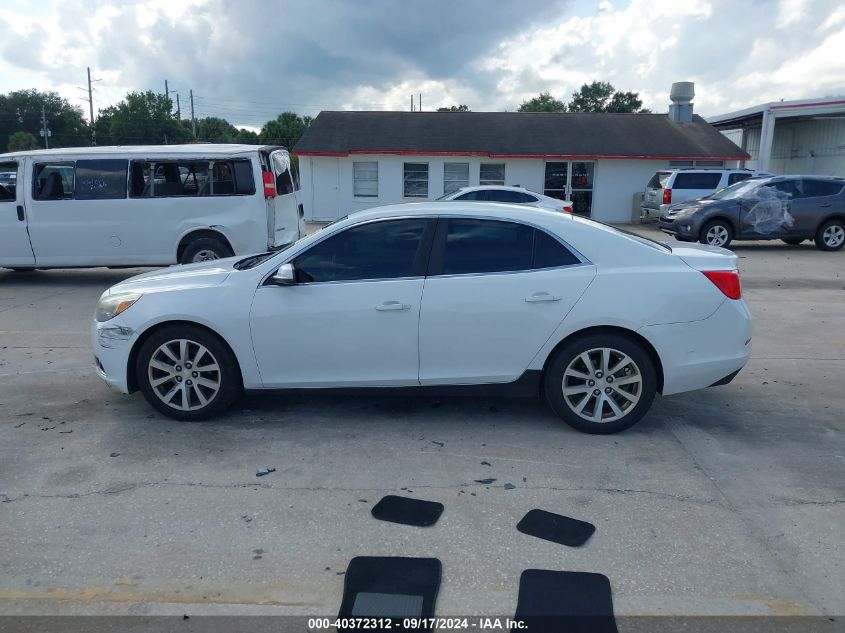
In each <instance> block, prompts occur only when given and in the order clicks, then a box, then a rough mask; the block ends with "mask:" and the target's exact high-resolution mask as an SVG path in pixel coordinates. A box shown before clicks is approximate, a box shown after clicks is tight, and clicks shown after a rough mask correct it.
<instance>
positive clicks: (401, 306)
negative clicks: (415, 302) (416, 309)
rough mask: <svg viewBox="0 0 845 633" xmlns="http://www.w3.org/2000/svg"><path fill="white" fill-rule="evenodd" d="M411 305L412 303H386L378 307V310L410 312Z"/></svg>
mask: <svg viewBox="0 0 845 633" xmlns="http://www.w3.org/2000/svg"><path fill="white" fill-rule="evenodd" d="M410 309H411V304H410V303H400V302H398V301H385V302H384V303H382V304H381V305H377V306H376V310H378V311H379V312H386V311H388V310H410Z"/></svg>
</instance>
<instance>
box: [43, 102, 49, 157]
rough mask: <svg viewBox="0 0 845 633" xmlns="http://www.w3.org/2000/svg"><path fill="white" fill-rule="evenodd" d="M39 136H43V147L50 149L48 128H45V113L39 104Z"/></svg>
mask: <svg viewBox="0 0 845 633" xmlns="http://www.w3.org/2000/svg"><path fill="white" fill-rule="evenodd" d="M41 136H43V137H44V149H50V130H48V129H47V113H46V112H45V111H44V106H41Z"/></svg>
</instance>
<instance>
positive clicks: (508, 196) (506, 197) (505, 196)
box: [486, 189, 537, 204]
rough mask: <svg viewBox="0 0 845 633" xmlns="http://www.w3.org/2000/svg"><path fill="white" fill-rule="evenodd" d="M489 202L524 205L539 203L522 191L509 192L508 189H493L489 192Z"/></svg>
mask: <svg viewBox="0 0 845 633" xmlns="http://www.w3.org/2000/svg"><path fill="white" fill-rule="evenodd" d="M486 199H487V200H490V201H491V202H509V203H511V204H524V203H526V202H537V198H535V197H534V196H529V195H528V194H527V193H522V192H521V191H509V190H507V189H491V190H488V191H487V198H486Z"/></svg>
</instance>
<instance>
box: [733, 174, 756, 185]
mask: <svg viewBox="0 0 845 633" xmlns="http://www.w3.org/2000/svg"><path fill="white" fill-rule="evenodd" d="M749 178H751V174H742V173H737V174H728V186H731V185H735V184H736V183H738V182H742V181H743V180H748V179H749Z"/></svg>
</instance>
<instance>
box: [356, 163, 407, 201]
mask: <svg viewBox="0 0 845 633" xmlns="http://www.w3.org/2000/svg"><path fill="white" fill-rule="evenodd" d="M365 164H371V165H375V166H376V178H375V181H372V180H367V181H364V182H375V183H376V192H375V193H374V194H373V195H363V194H359V193H355V183H356V181H357V179H356V178H355V165H365ZM379 171H380V170H379V161H377V160H354V161H352V197H353V198H361V199H363V200H378V197H379ZM403 187H404V173H403Z"/></svg>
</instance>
